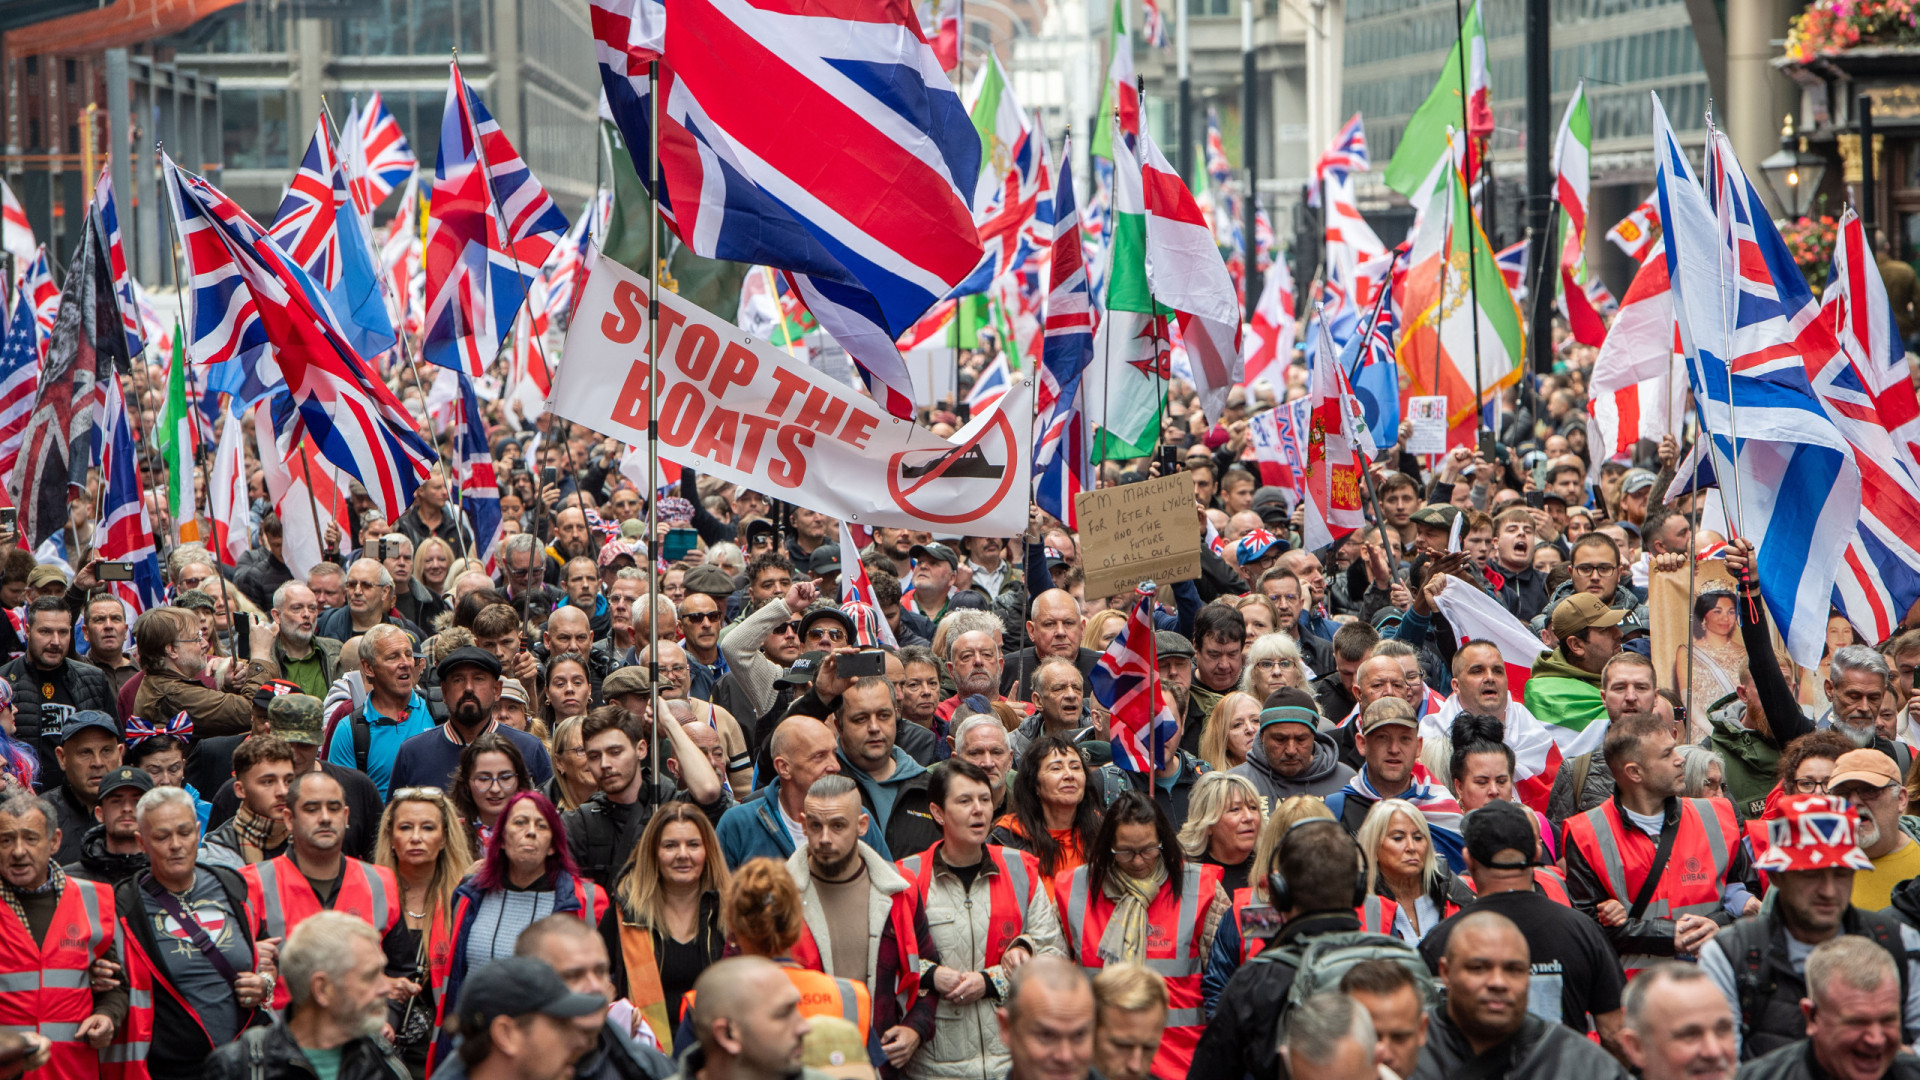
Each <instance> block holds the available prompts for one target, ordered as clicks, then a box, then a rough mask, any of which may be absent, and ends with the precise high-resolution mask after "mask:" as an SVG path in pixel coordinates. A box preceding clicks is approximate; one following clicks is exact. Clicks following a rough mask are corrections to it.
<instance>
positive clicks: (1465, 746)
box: [1448, 713, 1560, 862]
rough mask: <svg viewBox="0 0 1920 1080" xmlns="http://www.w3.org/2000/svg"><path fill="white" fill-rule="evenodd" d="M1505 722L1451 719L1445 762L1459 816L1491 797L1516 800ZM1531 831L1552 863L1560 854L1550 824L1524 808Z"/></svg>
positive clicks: (1468, 717) (1474, 717)
mask: <svg viewBox="0 0 1920 1080" xmlns="http://www.w3.org/2000/svg"><path fill="white" fill-rule="evenodd" d="M1506 737H1507V729H1506V725H1505V724H1504V723H1503V722H1502V721H1501V720H1500V718H1499V717H1497V716H1479V715H1475V714H1473V713H1461V714H1460V715H1458V716H1456V717H1454V718H1453V759H1452V760H1451V761H1450V762H1449V763H1448V775H1449V776H1450V777H1451V778H1452V783H1451V784H1450V785H1449V786H1451V787H1452V788H1453V795H1454V798H1456V799H1458V800H1460V814H1461V816H1462V817H1464V816H1466V815H1467V814H1471V813H1473V812H1474V811H1475V810H1478V809H1480V808H1481V807H1483V806H1485V805H1487V804H1488V803H1490V802H1492V801H1493V800H1495V799H1500V800H1502V801H1504V802H1510V803H1517V802H1519V801H1520V800H1518V799H1516V798H1514V797H1513V771H1514V768H1515V765H1516V762H1515V759H1514V756H1513V747H1511V746H1508V745H1507V743H1506ZM1527 816H1528V817H1529V818H1531V819H1532V820H1533V831H1534V833H1535V834H1536V835H1538V836H1539V837H1540V843H1541V844H1542V845H1543V846H1544V848H1545V856H1544V858H1545V859H1546V861H1548V862H1554V861H1556V860H1558V859H1559V857H1560V841H1559V838H1558V837H1556V836H1555V835H1554V832H1553V825H1552V823H1551V822H1549V821H1548V820H1547V816H1546V815H1545V814H1542V813H1541V812H1540V811H1538V810H1535V809H1533V808H1532V807H1528V808H1527Z"/></svg>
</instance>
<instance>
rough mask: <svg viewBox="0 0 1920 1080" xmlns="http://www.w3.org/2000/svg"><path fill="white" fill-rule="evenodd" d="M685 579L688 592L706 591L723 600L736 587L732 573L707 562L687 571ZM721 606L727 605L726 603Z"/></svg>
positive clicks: (707, 593)
mask: <svg viewBox="0 0 1920 1080" xmlns="http://www.w3.org/2000/svg"><path fill="white" fill-rule="evenodd" d="M683 581H684V583H685V585H686V587H687V591H688V592H697V593H705V594H706V595H708V596H712V597H717V598H719V599H721V600H723V601H724V600H725V599H726V598H727V597H729V596H732V595H733V590H734V589H735V588H736V586H735V585H734V583H733V575H732V574H729V573H727V572H726V571H725V570H722V569H720V568H719V567H717V566H713V565H710V564H707V563H701V564H700V565H699V566H696V567H694V568H693V569H691V570H689V571H687V576H686V577H685V578H684V579H683ZM721 606H722V607H725V604H722V605H721Z"/></svg>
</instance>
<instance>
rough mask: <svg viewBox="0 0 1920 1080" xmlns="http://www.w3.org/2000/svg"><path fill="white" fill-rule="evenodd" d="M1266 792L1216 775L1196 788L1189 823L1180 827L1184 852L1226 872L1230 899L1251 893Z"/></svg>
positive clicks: (1222, 876)
mask: <svg viewBox="0 0 1920 1080" xmlns="http://www.w3.org/2000/svg"><path fill="white" fill-rule="evenodd" d="M1265 819H1266V813H1265V811H1263V810H1261V808H1260V790H1259V789H1258V788H1256V787H1254V786H1253V781H1251V780H1249V779H1247V778H1246V777H1244V776H1233V775H1230V774H1228V773H1223V772H1210V773H1208V774H1206V775H1205V776H1202V777H1201V778H1200V780H1199V782H1198V783H1196V784H1194V785H1193V793H1192V794H1191V795H1190V796H1188V799H1187V820H1186V821H1185V822H1184V823H1182V824H1181V826H1180V849H1181V850H1182V851H1185V852H1186V853H1187V858H1189V859H1193V860H1195V861H1196V862H1198V863H1200V864H1201V865H1204V866H1217V867H1219V868H1220V884H1221V887H1223V888H1225V889H1226V890H1227V892H1228V893H1233V892H1236V891H1238V890H1240V889H1244V888H1246V887H1247V875H1248V874H1249V873H1250V872H1251V871H1252V870H1253V853H1254V851H1255V849H1256V848H1258V847H1259V841H1260V826H1261V825H1262V824H1263V823H1264V821H1265Z"/></svg>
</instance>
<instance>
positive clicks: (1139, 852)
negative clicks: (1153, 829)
mask: <svg viewBox="0 0 1920 1080" xmlns="http://www.w3.org/2000/svg"><path fill="white" fill-rule="evenodd" d="M1112 851H1113V857H1114V858H1116V859H1125V860H1127V861H1128V862H1134V861H1137V860H1140V859H1157V858H1159V857H1160V845H1159V844H1155V845H1153V846H1152V847H1143V848H1121V847H1117V848H1113V849H1112Z"/></svg>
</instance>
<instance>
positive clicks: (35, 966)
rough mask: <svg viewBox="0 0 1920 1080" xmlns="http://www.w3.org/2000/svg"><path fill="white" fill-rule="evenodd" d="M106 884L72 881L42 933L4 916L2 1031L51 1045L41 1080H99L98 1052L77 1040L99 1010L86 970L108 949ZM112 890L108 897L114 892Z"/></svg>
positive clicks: (9, 912) (0, 927) (0, 932)
mask: <svg viewBox="0 0 1920 1080" xmlns="http://www.w3.org/2000/svg"><path fill="white" fill-rule="evenodd" d="M106 889H107V887H106V886H105V885H102V884H99V883H97V882H92V881H81V880H79V879H77V878H68V879H67V881H66V883H65V885H64V886H63V887H62V888H61V890H60V895H59V896H58V897H57V898H56V900H55V907H54V911H53V917H52V919H51V920H49V922H48V925H47V930H46V935H45V937H44V938H43V939H42V940H41V941H39V942H35V941H34V940H33V933H32V930H31V929H30V928H29V927H28V926H27V925H26V924H24V923H22V922H21V921H20V920H19V918H18V917H17V916H15V915H14V913H13V909H12V908H7V909H5V915H4V917H0V966H4V967H5V968H10V969H12V970H5V971H0V1030H5V1031H18V1032H37V1033H38V1034H40V1035H42V1036H44V1037H46V1038H47V1039H48V1040H50V1041H51V1042H52V1043H53V1044H54V1045H53V1054H52V1057H51V1058H50V1059H49V1061H48V1063H47V1065H46V1066H45V1067H43V1068H42V1069H40V1070H37V1071H36V1072H35V1077H36V1078H37V1080H94V1077H96V1076H97V1074H98V1072H99V1057H98V1055H97V1054H96V1053H95V1051H94V1049H93V1048H92V1047H91V1046H87V1045H84V1044H82V1043H81V1042H80V1041H79V1039H80V1035H79V1031H80V1024H81V1022H82V1021H84V1020H85V1019H86V1018H87V1017H88V1016H89V1015H91V1014H92V1013H93V1011H94V1009H93V993H92V991H91V989H90V988H89V981H90V980H89V978H88V968H89V967H90V966H91V965H92V963H93V961H94V960H96V959H99V958H101V957H104V956H105V955H106V954H107V953H108V952H109V951H110V943H111V942H112V940H113V933H114V928H113V926H112V925H111V924H106V925H103V924H102V923H101V921H100V919H101V911H102V908H103V906H104V907H106V908H108V909H109V910H110V909H111V905H112V901H111V899H109V900H108V901H107V903H106V904H105V905H103V904H102V903H101V899H100V894H101V893H103V892H106ZM109 895H110V894H109Z"/></svg>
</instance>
